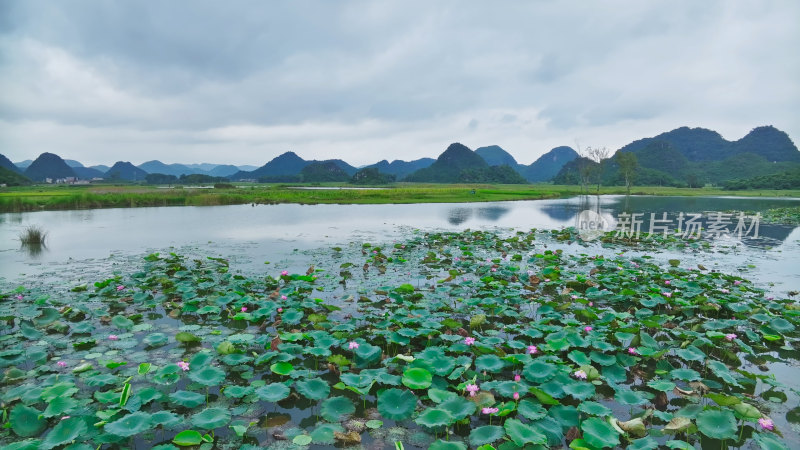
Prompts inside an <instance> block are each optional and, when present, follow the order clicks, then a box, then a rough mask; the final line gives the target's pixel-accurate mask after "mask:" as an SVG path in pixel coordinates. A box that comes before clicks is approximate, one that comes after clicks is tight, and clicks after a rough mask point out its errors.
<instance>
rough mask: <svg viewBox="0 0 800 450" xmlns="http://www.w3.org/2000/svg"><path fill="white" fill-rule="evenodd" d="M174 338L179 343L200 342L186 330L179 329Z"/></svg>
mask: <svg viewBox="0 0 800 450" xmlns="http://www.w3.org/2000/svg"><path fill="white" fill-rule="evenodd" d="M175 340H176V341H178V342H180V343H181V344H191V343H193V342H200V341H201V339H200V337H198V336H195V335H194V334H192V333H189V332H188V331H181V332H180V333H178V334H176V335H175Z"/></svg>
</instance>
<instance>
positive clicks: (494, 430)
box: [469, 425, 506, 446]
mask: <svg viewBox="0 0 800 450" xmlns="http://www.w3.org/2000/svg"><path fill="white" fill-rule="evenodd" d="M505 435H506V430H505V429H504V428H503V427H499V426H497V425H486V426H482V427H478V428H475V429H473V430H472V431H471V432H470V433H469V443H470V444H472V445H474V446H480V445H485V444H491V443H493V442H497V441H498V440H500V439H502V438H503V437H504V436H505Z"/></svg>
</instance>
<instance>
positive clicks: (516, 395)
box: [514, 392, 519, 400]
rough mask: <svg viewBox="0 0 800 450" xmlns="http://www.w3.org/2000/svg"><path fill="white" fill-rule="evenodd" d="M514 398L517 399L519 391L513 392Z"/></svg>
mask: <svg viewBox="0 0 800 450" xmlns="http://www.w3.org/2000/svg"><path fill="white" fill-rule="evenodd" d="M514 400H519V392H514Z"/></svg>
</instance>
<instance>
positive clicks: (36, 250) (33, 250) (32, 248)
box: [20, 243, 47, 259]
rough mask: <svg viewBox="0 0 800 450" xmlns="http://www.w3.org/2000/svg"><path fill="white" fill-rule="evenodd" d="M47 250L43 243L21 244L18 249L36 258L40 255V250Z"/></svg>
mask: <svg viewBox="0 0 800 450" xmlns="http://www.w3.org/2000/svg"><path fill="white" fill-rule="evenodd" d="M45 250H47V246H46V245H44V244H33V243H28V244H22V245H21V246H20V251H23V252H25V253H27V254H28V256H30V257H31V258H34V259H36V258H38V257H40V256H41V255H42V252H43V251H45Z"/></svg>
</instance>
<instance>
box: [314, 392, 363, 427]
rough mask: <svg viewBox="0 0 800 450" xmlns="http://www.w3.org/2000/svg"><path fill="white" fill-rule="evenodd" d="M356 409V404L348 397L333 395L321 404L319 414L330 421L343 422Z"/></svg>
mask: <svg viewBox="0 0 800 450" xmlns="http://www.w3.org/2000/svg"><path fill="white" fill-rule="evenodd" d="M355 411H356V407H355V405H353V402H352V401H350V399H348V398H346V397H331V398H329V399H327V400H325V401H324V402H322V404H321V405H320V410H319V414H320V415H321V416H322V418H323V419H325V420H327V421H328V422H341V421H342V420H343V419H344V417H346V416H348V415H350V414H353V413H354V412H355Z"/></svg>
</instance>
